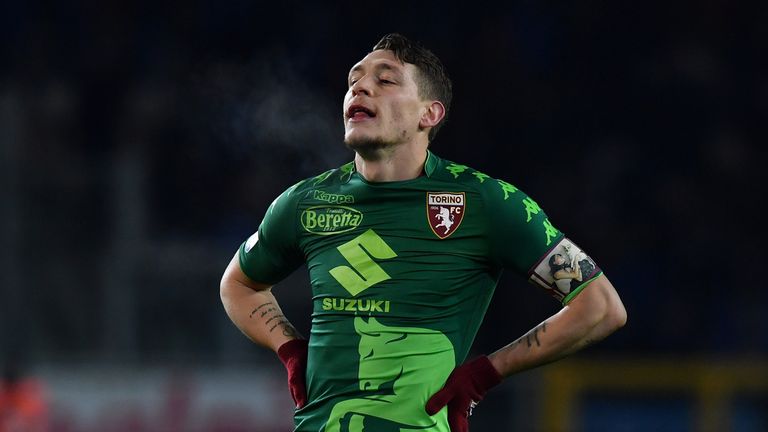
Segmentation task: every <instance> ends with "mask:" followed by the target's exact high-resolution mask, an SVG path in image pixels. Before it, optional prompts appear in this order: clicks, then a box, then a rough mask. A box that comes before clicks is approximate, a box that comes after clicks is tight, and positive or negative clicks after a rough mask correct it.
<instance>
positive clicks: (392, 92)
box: [344, 50, 428, 151]
mask: <svg viewBox="0 0 768 432" xmlns="http://www.w3.org/2000/svg"><path fill="white" fill-rule="evenodd" d="M417 73H418V71H417V69H416V67H415V66H414V65H412V64H409V63H401V62H400V61H399V60H398V59H397V58H396V57H395V55H394V53H393V52H392V51H389V50H376V51H374V52H372V53H370V54H368V55H367V56H365V58H363V59H362V60H361V61H360V62H359V63H357V64H356V65H355V66H353V67H352V69H351V70H350V72H349V79H348V84H349V89H348V90H347V94H346V95H345V96H344V132H345V133H344V143H346V144H347V146H348V147H349V148H351V149H353V150H356V151H365V150H375V149H380V148H386V147H391V146H395V145H398V144H402V143H404V142H408V141H410V140H411V139H412V138H413V137H414V136H415V135H416V133H417V132H418V131H419V122H420V120H421V116H422V115H423V114H424V112H425V111H426V109H427V106H428V103H427V102H425V101H422V100H421V98H420V97H419V92H418V88H417V86H416V81H415V78H416V74H417Z"/></svg>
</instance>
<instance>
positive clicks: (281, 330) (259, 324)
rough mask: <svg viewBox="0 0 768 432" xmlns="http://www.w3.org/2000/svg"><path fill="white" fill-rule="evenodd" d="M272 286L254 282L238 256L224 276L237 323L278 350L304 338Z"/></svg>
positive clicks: (224, 296) (227, 304)
mask: <svg viewBox="0 0 768 432" xmlns="http://www.w3.org/2000/svg"><path fill="white" fill-rule="evenodd" d="M271 290H272V287H271V286H270V285H266V284H262V283H258V282H254V281H253V280H251V279H250V278H248V276H246V275H245V273H243V271H242V270H241V269H240V262H239V260H238V255H237V254H235V256H234V258H232V261H230V262H229V265H228V266H227V269H226V270H225V271H224V276H223V277H222V278H221V285H220V294H221V302H222V303H223V304H224V309H225V310H226V311H227V315H229V318H230V319H231V320H232V322H233V323H235V325H236V326H237V328H239V329H240V331H242V332H243V333H244V334H245V335H246V336H247V337H248V338H249V339H250V340H252V341H253V342H255V343H257V344H259V345H262V346H265V347H268V348H270V349H272V350H273V351H275V352H277V349H278V348H279V347H280V346H281V345H282V344H284V343H286V342H288V341H290V340H293V339H302V337H301V335H300V334H299V333H298V332H297V331H296V329H295V328H294V327H293V325H291V323H290V322H289V321H288V319H287V318H286V317H285V316H284V315H283V312H282V310H281V309H280V305H278V304H277V300H276V299H275V296H274V295H272V291H271Z"/></svg>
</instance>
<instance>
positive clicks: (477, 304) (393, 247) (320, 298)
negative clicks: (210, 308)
mask: <svg viewBox="0 0 768 432" xmlns="http://www.w3.org/2000/svg"><path fill="white" fill-rule="evenodd" d="M565 243H567V239H565V238H564V237H563V234H562V233H561V232H559V231H558V230H557V229H556V228H554V227H553V226H552V224H551V223H550V222H549V220H548V219H547V216H546V215H545V213H544V212H543V211H542V210H541V208H540V207H539V206H538V205H537V204H536V202H534V201H533V200H532V199H531V198H530V197H528V196H527V195H525V194H524V193H523V192H522V191H520V190H518V189H517V188H516V187H515V186H513V185H511V184H509V183H506V182H504V181H502V180H496V179H494V178H491V177H489V176H488V175H486V174H483V173H481V172H479V171H476V170H474V169H471V168H468V167H467V166H464V165H460V164H456V163H453V162H450V161H447V160H444V159H441V158H439V157H437V156H435V155H434V154H432V153H431V152H428V154H427V159H426V163H425V166H424V175H422V176H420V177H418V178H415V179H412V180H406V181H396V182H384V183H372V182H368V181H366V180H365V179H364V178H363V177H362V176H361V175H359V173H357V172H356V171H355V169H354V163H352V162H350V163H348V164H346V165H344V166H342V167H341V168H338V169H333V170H330V171H327V172H325V173H323V174H321V175H319V176H317V177H314V178H310V179H306V180H303V181H301V182H299V183H297V184H296V185H294V186H292V187H291V188H289V189H288V190H286V191H285V192H284V193H283V194H282V195H280V196H279V197H278V198H277V199H276V200H275V201H274V202H273V203H272V205H271V206H270V207H269V209H268V210H267V213H266V215H265V217H264V219H263V221H262V223H261V225H260V226H259V230H258V232H257V233H256V234H254V235H253V236H252V237H251V238H250V239H248V241H246V242H244V243H243V245H242V246H241V248H240V255H239V256H240V266H241V268H242V270H243V272H244V273H245V274H246V275H247V276H248V277H250V278H251V279H253V280H255V281H258V282H262V283H267V284H274V283H277V282H279V281H280V280H282V279H283V278H284V277H286V276H287V275H289V274H290V273H291V272H293V271H294V270H295V269H296V268H298V267H299V266H300V265H302V264H303V263H305V262H306V263H307V266H308V270H309V275H310V281H311V285H312V293H313V297H312V301H313V315H312V329H311V333H310V338H309V360H308V363H309V364H308V368H307V388H308V390H307V391H308V399H309V403H308V404H307V405H306V406H305V407H304V408H302V409H300V410H297V411H296V415H295V420H296V431H301V432H310V431H311V432H318V431H324V432H335V431H342V430H343V431H357V430H362V429H363V427H368V428H370V429H366V430H401V429H403V430H404V429H421V430H423V431H430V432H449V427H448V423H447V418H446V412H447V411H446V409H443V410H442V411H441V412H440V413H438V414H437V415H435V416H431V417H430V416H428V415H427V414H426V412H425V411H424V405H425V403H426V401H427V399H428V398H429V397H430V396H431V395H432V394H434V393H435V392H437V391H438V390H439V389H440V388H441V387H442V385H443V384H444V382H445V380H446V378H447V377H448V375H449V374H450V372H451V371H452V370H453V368H454V367H455V366H456V365H458V364H460V363H461V362H463V361H464V359H465V357H466V356H467V353H468V351H469V349H470V346H471V344H472V341H473V339H474V337H475V334H476V332H477V329H478V327H479V326H480V323H481V321H482V319H483V316H484V315H485V312H486V309H487V307H488V304H489V302H490V299H491V296H492V294H493V291H494V288H495V286H496V284H497V282H498V280H499V277H500V275H501V272H502V270H503V269H510V270H511V271H513V272H515V273H517V274H519V275H521V276H523V277H531V279H532V280H533V281H534V282H538V283H539V284H540V285H542V286H544V287H545V288H548V289H550V291H551V292H552V293H553V294H555V296H556V297H558V298H559V299H560V300H562V301H563V302H567V301H569V300H570V299H571V298H572V297H573V296H574V295H576V294H577V293H578V292H579V290H580V289H581V288H583V287H584V285H586V283H587V282H588V281H589V280H591V279H594V277H596V276H597V275H598V274H599V272H600V270H599V269H598V268H597V267H596V266H594V263H593V262H592V261H591V260H588V257H585V256H584V254H583V253H582V254H581V257H580V258H581V259H582V261H583V260H584V259H587V260H588V263H589V264H590V265H591V267H589V268H587V270H588V273H589V274H581V275H580V276H581V278H580V279H581V282H583V283H582V284H581V286H574V287H573V289H572V288H570V287H569V288H568V290H566V291H563V290H558V289H557V284H556V283H555V282H556V280H555V279H556V277H557V276H553V275H554V274H555V273H556V272H552V274H553V275H548V274H545V275H544V279H548V281H547V282H548V284H544V283H541V282H542V281H540V280H535V278H534V276H536V275H535V272H534V270H535V269H537V268H541V267H542V266H544V265H545V264H546V263H547V259H548V258H551V259H553V260H555V261H557V262H558V263H559V262H560V261H558V259H557V258H555V257H554V255H556V254H555V253H554V252H555V251H556V250H555V248H556V247H558V245H560V246H559V247H561V248H562V245H564V244H565ZM567 244H568V246H566V249H562V250H561V251H560V252H561V255H562V256H568V252H567V250H568V249H567V248H568V247H575V246H574V245H572V244H571V243H567ZM574 262H576V261H574ZM561 267H562V265H561ZM548 268H549V267H548ZM553 268H554V267H553ZM558 268H559V267H558ZM585 268H586V267H585ZM539 273H542V272H539ZM539 278H540V279H541V276H539ZM569 281H570V280H569ZM398 427H399V428H401V429H398Z"/></svg>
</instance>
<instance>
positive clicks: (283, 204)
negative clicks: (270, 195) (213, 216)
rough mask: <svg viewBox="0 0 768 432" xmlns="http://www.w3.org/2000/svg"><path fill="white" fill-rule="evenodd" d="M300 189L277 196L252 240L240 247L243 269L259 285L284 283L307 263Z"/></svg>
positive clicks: (241, 266)
mask: <svg viewBox="0 0 768 432" xmlns="http://www.w3.org/2000/svg"><path fill="white" fill-rule="evenodd" d="M296 186H298V185H294V186H293V187H291V188H290V189H288V190H286V191H285V192H283V194H281V195H280V196H279V197H277V198H276V199H275V200H274V201H273V202H272V204H271V205H270V206H269V208H268V209H267V212H266V214H265V215H264V218H263V219H262V221H261V224H260V225H259V229H258V231H256V232H255V233H254V234H253V235H252V236H251V237H250V238H248V240H246V241H245V242H243V244H242V245H240V251H239V254H238V255H239V259H240V269H241V270H242V271H243V273H245V274H246V276H248V277H249V278H251V279H253V280H254V281H256V282H261V283H265V284H275V283H277V282H280V281H281V280H283V279H284V278H286V277H287V276H288V275H290V274H291V273H292V272H293V271H294V270H296V269H297V268H298V267H299V266H300V265H301V264H302V263H303V262H304V255H303V253H302V252H301V250H300V248H299V244H298V235H297V234H298V233H297V228H296V226H297V225H296V224H297V220H296V218H297V215H296V208H297V200H296V197H295V196H294V194H293V193H292V192H293V191H294V190H295V188H296Z"/></svg>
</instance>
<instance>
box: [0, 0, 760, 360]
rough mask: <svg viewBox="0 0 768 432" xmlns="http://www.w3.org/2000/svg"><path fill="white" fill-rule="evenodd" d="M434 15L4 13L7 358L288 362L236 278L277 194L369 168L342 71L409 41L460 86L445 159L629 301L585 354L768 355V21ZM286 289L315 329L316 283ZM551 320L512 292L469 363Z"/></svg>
mask: <svg viewBox="0 0 768 432" xmlns="http://www.w3.org/2000/svg"><path fill="white" fill-rule="evenodd" d="M436 7H437V6H435V5H432V4H426V3H425V4H420V5H412V6H409V7H408V8H407V10H406V9H402V8H391V9H384V8H375V9H374V8H371V7H365V8H364V9H359V6H353V4H351V3H350V4H347V3H343V2H342V3H334V4H328V5H326V4H323V3H322V2H307V3H300V2H271V3H268V4H263V3H259V2H248V1H234V2H225V3H221V2H214V1H212V0H206V1H201V2H196V3H194V4H187V3H182V2H177V3H171V2H169V3H163V4H156V3H154V2H143V1H139V2H125V1H123V2H109V3H108V4H106V3H102V2H84V3H68V2H41V3H38V2H22V1H12V2H6V3H3V5H2V6H0V246H1V247H0V348H2V353H3V356H2V357H0V364H2V363H10V362H14V363H18V364H22V365H24V366H25V367H26V368H27V369H28V370H32V371H35V370H44V369H45V368H46V367H61V365H69V366H73V367H74V366H79V365H91V364H98V365H110V366H119V367H126V368H129V369H137V368H142V367H145V366H147V365H152V366H157V365H161V366H162V365H174V367H178V366H179V365H183V367H186V368H193V369H195V368H208V367H212V368H217V367H220V368H227V367H235V366H237V367H243V366H246V367H248V366H253V365H259V364H264V365H269V366H268V367H269V368H272V367H276V365H273V364H272V363H274V361H273V360H272V358H271V354H270V353H267V352H265V351H263V350H260V349H257V348H254V347H252V346H251V345H250V344H249V342H248V341H247V340H246V339H245V338H244V337H243V336H242V335H241V334H240V333H239V332H237V330H236V329H235V328H234V326H232V325H231V324H230V323H229V321H228V319H227V318H226V316H225V314H224V312H223V310H222V308H221V306H220V303H219V300H218V280H219V278H220V275H221V271H222V270H223V269H224V267H225V265H226V263H227V262H228V261H229V259H230V258H231V256H232V254H233V253H234V252H235V250H236V248H237V246H238V245H239V243H240V242H241V241H243V240H244V239H245V238H247V237H248V236H249V235H250V234H251V233H252V232H253V231H254V230H255V229H256V227H257V226H258V223H259V221H260V219H261V216H262V214H263V212H264V211H265V209H266V207H267V206H268V205H269V203H270V202H271V201H272V199H274V197H276V196H277V195H278V194H279V193H281V192H282V191H283V190H284V189H285V188H286V187H288V186H289V185H291V184H293V183H295V182H296V181H298V180H299V179H302V178H304V177H307V176H311V175H314V174H317V173H320V172H322V171H325V170H326V169H329V168H332V167H334V166H338V165H340V164H341V163H343V162H346V161H348V160H350V159H351V157H352V155H351V153H350V152H349V151H347V150H346V149H345V148H344V146H343V144H342V143H341V138H342V129H343V128H342V121H341V101H342V97H343V93H344V92H345V91H346V88H345V87H346V82H345V81H346V75H347V72H348V69H349V67H350V66H351V65H352V64H354V63H355V62H356V61H357V60H359V59H360V58H361V57H362V56H363V55H364V54H365V53H366V52H368V50H369V49H370V47H371V46H372V45H373V44H374V43H375V42H376V41H377V40H378V38H379V37H380V36H381V35H383V34H385V33H387V32H391V31H399V32H402V33H404V34H406V35H407V36H409V37H412V38H414V39H417V40H420V41H421V42H423V43H424V44H425V45H426V46H428V47H430V48H431V49H432V50H433V51H434V52H435V53H436V54H437V55H438V56H439V57H441V59H442V60H443V62H444V63H445V64H446V66H447V68H448V71H449V74H450V75H451V77H452V79H453V81H454V92H455V93H454V106H453V109H452V111H451V114H450V118H449V121H448V124H447V126H446V127H445V128H444V129H443V131H442V132H441V133H440V134H439V135H438V136H437V139H436V141H435V142H434V143H433V144H432V150H433V151H434V152H436V153H438V154H439V155H441V156H443V157H446V158H448V159H452V160H455V161H458V162H461V163H464V164H466V165H470V166H473V167H476V168H478V169H480V170H482V171H484V172H486V173H488V174H489V175H491V176H494V177H498V178H503V179H505V180H507V181H509V182H511V183H513V184H515V185H517V186H518V187H520V188H521V189H523V190H525V191H526V192H527V193H528V194H530V195H531V196H533V197H534V198H535V199H536V200H537V202H538V203H539V204H540V205H541V206H542V208H544V209H545V210H546V211H547V213H548V214H549V216H550V219H551V220H552V221H553V222H554V223H555V225H556V226H557V227H558V228H560V229H561V230H562V231H564V232H566V234H567V235H569V236H570V237H571V238H573V239H574V240H575V241H576V242H577V243H578V244H579V245H580V246H582V247H583V248H584V249H585V250H587V251H588V252H589V253H590V254H591V256H592V257H593V258H594V259H595V260H596V261H597V262H598V263H599V264H600V266H601V267H602V268H603V269H604V270H605V271H606V274H607V275H608V276H609V277H610V278H611V280H612V281H613V283H614V285H615V286H616V287H617V289H618V290H619V292H620V294H621V295H622V298H623V300H624V303H625V305H626V307H627V310H628V312H629V317H630V320H629V323H628V325H627V326H626V327H625V328H624V329H622V330H621V331H620V332H619V333H617V334H616V335H614V336H612V337H611V338H609V339H608V340H606V341H605V342H603V343H601V344H599V345H597V346H595V347H593V348H590V349H589V350H588V351H587V352H586V353H584V354H583V355H585V356H589V355H601V354H602V355H609V356H624V357H630V358H631V357H647V356H658V355H661V356H671V357H675V356H677V357H688V356H691V355H693V356H698V357H706V356H718V357H722V356H749V357H758V358H763V359H764V358H765V354H766V352H768V338H767V337H766V336H765V335H766V334H768V320H765V318H764V311H763V309H764V306H765V305H766V304H768V289H766V288H767V287H766V284H765V282H764V281H765V278H764V277H762V274H761V273H762V267H761V264H760V262H761V256H762V255H763V254H764V250H763V249H764V245H765V241H764V240H765V235H764V230H763V229H761V228H760V226H759V225H758V224H757V220H756V218H755V215H759V214H761V212H760V210H761V208H762V204H763V203H762V201H764V197H765V192H761V190H762V189H761V188H762V184H764V179H765V175H764V173H763V165H764V163H765V162H764V161H765V160H766V158H765V156H766V148H765V146H764V145H759V143H760V142H763V143H765V142H766V138H768V137H767V136H766V130H767V129H766V128H765V125H766V122H767V121H768V118H766V117H768V65H767V64H766V62H765V61H764V57H765V56H764V53H765V52H766V51H765V48H766V47H765V42H766V41H768V34H766V33H767V31H766V27H765V26H764V25H762V23H764V22H765V21H766V19H768V8H766V7H765V5H761V6H757V5H754V9H750V8H749V7H747V6H745V5H739V4H738V3H735V2H726V1H706V2H695V3H694V2H682V3H674V4H665V5H664V6H663V7H661V6H658V7H657V6H654V5H647V4H645V5H643V6H642V7H638V6H637V5H635V6H634V7H635V8H636V9H632V10H630V9H628V8H629V6H626V5H622V4H613V3H607V2H594V1H587V2H578V3H573V4H570V3H566V4H561V3H558V2H533V1H522V2H510V3H508V4H507V5H506V6H503V7H501V6H499V9H494V10H488V9H483V8H481V7H479V6H477V7H472V8H469V7H467V8H448V7H444V8H440V10H439V11H437V12H436V11H435V10H434V9H435V8H436ZM428 17H432V18H428ZM761 53H762V54H761ZM276 293H277V295H278V298H279V299H280V301H281V304H283V308H284V310H286V312H287V313H288V315H289V316H290V318H291V319H292V321H294V323H295V324H296V326H297V327H298V328H299V329H300V330H303V331H304V332H305V333H307V331H308V327H309V312H310V310H311V307H310V304H309V298H310V291H309V288H308V282H307V280H306V276H305V275H304V274H297V275H294V276H293V277H292V278H291V279H290V280H289V281H287V282H286V283H285V284H284V286H282V287H279V288H277V289H276ZM556 308H557V304H556V303H555V302H553V301H552V300H550V299H549V298H547V297H546V295H544V294H543V293H541V292H537V289H536V288H534V287H532V286H529V285H527V283H526V282H525V281H524V280H523V279H521V278H517V277H515V276H514V275H512V274H507V275H506V276H505V277H504V278H503V279H502V282H501V283H500V285H499V287H498V288H497V293H496V297H495V300H494V302H493V304H492V306H491V310H490V311H489V313H488V316H487V318H486V322H485V324H484V325H483V327H482V328H481V330H480V334H479V336H478V339H477V342H476V345H475V348H474V351H475V352H478V353H480V352H489V351H491V350H493V349H495V348H497V347H499V346H501V345H502V344H505V343H506V342H508V341H511V340H512V339H514V338H515V337H517V336H518V335H520V334H522V333H523V332H525V331H526V330H527V329H529V328H530V327H532V326H533V325H535V324H537V323H538V322H539V321H540V320H542V319H543V318H545V317H546V316H548V315H549V314H551V313H553V312H554V311H555V310H556ZM57 365H58V366H57ZM270 370H271V369H270Z"/></svg>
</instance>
